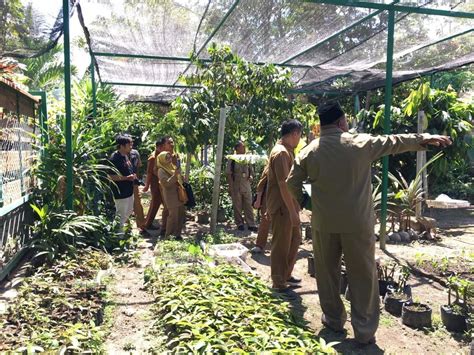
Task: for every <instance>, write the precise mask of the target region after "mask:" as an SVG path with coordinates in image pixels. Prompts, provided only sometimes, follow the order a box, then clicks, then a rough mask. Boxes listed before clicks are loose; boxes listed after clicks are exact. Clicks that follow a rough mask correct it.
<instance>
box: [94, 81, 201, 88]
mask: <svg viewBox="0 0 474 355" xmlns="http://www.w3.org/2000/svg"><path fill="white" fill-rule="evenodd" d="M102 84H104V85H115V86H118V85H125V86H145V87H157V88H176V89H200V88H201V86H188V85H173V84H153V83H150V84H147V83H129V82H121V81H103V82H102Z"/></svg>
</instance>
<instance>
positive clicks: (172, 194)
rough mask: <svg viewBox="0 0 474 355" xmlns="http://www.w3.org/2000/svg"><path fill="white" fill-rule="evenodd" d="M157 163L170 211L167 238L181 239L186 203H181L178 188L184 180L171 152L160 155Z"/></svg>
mask: <svg viewBox="0 0 474 355" xmlns="http://www.w3.org/2000/svg"><path fill="white" fill-rule="evenodd" d="M156 162H157V164H156V167H157V169H158V178H159V180H160V187H161V189H162V191H161V194H162V196H163V200H164V202H165V206H166V208H167V209H168V211H169V216H168V220H167V223H166V233H165V237H168V236H170V235H174V236H175V237H177V238H181V229H182V228H183V224H184V217H185V214H184V213H185V209H184V202H182V201H180V200H179V197H178V187H179V186H181V187H182V186H183V178H182V177H181V173H180V169H179V168H177V167H176V166H175V165H174V164H173V161H172V156H171V154H170V153H169V152H166V151H165V152H161V153H160V154H158V155H157V159H156Z"/></svg>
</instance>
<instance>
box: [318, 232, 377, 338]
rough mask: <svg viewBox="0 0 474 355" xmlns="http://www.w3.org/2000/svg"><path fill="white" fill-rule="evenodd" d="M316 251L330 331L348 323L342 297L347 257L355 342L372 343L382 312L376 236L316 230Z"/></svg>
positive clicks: (319, 280) (319, 287)
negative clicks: (342, 270)
mask: <svg viewBox="0 0 474 355" xmlns="http://www.w3.org/2000/svg"><path fill="white" fill-rule="evenodd" d="M313 249H314V260H315V267H316V282H317V285H318V294H319V300H320V304H321V308H322V310H323V313H324V315H323V316H324V320H323V321H324V322H325V323H326V324H327V325H328V326H329V327H331V328H333V329H336V330H341V329H343V328H344V323H345V322H346V319H347V315H346V311H345V309H344V304H343V303H342V300H341V296H340V294H339V290H340V284H341V283H340V279H341V257H342V255H343V254H344V262H345V265H346V272H347V278H348V283H349V289H350V293H351V322H352V327H353V329H354V335H355V339H356V340H357V341H359V342H361V343H366V342H368V341H369V340H371V339H372V338H373V337H374V335H375V332H376V330H377V327H378V324H379V312H380V311H379V303H380V298H379V285H378V280H377V270H376V265H375V237H374V235H373V232H367V233H321V232H319V231H317V230H315V229H314V226H313Z"/></svg>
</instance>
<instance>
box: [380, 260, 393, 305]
mask: <svg viewBox="0 0 474 355" xmlns="http://www.w3.org/2000/svg"><path fill="white" fill-rule="evenodd" d="M396 267H397V264H395V263H393V264H390V265H381V264H377V274H378V279H379V294H380V296H382V297H385V294H386V293H387V287H388V286H396V283H395V282H394V280H393V276H394V275H395V269H396Z"/></svg>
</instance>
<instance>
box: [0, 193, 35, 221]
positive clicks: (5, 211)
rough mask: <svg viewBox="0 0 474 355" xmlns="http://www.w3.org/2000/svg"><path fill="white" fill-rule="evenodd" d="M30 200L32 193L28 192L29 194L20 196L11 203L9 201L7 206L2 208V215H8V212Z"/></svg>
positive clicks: (0, 215) (0, 211)
mask: <svg viewBox="0 0 474 355" xmlns="http://www.w3.org/2000/svg"><path fill="white" fill-rule="evenodd" d="M29 200H30V195H29V194H28V195H25V196H22V197H20V198H19V199H16V200H15V201H12V202H11V203H9V204H8V205H6V206H4V207H2V208H0V217H3V216H6V215H7V214H8V213H10V212H11V211H13V210H15V209H17V208H18V207H20V206H21V205H23V204H24V203H27V202H28V201H29Z"/></svg>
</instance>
